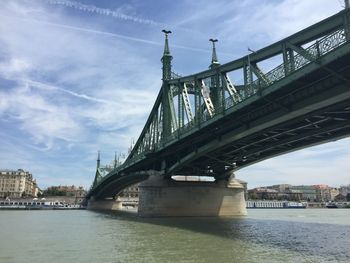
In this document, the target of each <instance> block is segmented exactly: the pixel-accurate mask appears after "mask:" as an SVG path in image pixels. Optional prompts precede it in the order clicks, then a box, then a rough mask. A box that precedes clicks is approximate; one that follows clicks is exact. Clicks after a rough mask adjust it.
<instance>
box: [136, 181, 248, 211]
mask: <svg viewBox="0 0 350 263" xmlns="http://www.w3.org/2000/svg"><path fill="white" fill-rule="evenodd" d="M245 185H246V183H245V182H243V181H239V180H237V179H236V178H235V177H234V175H233V174H231V176H230V177H229V178H228V180H227V179H226V180H225V179H220V180H216V181H215V182H203V181H202V182H198V181H197V182H193V181H175V180H171V179H164V178H163V177H162V176H157V175H153V176H150V177H149V179H147V180H146V181H144V182H142V183H141V184H140V186H139V189H140V194H139V208H138V214H139V215H140V216H142V217H167V216H169V217H172V216H244V215H246V214H247V210H246V203H245Z"/></svg>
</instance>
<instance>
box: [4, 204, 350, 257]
mask: <svg viewBox="0 0 350 263" xmlns="http://www.w3.org/2000/svg"><path fill="white" fill-rule="evenodd" d="M248 213H249V215H248V216H247V217H244V218H147V219H145V218H139V217H137V216H135V215H133V214H129V213H121V212H119V213H97V212H92V211H85V210H75V211H57V210H56V211H55V210H50V211H0V262H1V263H12V262H13V263H21V262H26V263H27V262H32V263H41V262H50V263H55V262H65V263H66V262H77V263H80V262H84V263H87V262H93V263H97V262H162V263H163V262H215V263H219V262H240V263H241V262H243V263H244V262H259V263H260V262H263V263H264V262H269V263H271V262H284V263H285V262H298V263H300V262H317V263H318V262H344V263H345V262H350V209H328V210H327V209H276V210H272V209H261V210H254V209H251V210H248Z"/></svg>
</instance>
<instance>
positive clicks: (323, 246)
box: [94, 211, 350, 262]
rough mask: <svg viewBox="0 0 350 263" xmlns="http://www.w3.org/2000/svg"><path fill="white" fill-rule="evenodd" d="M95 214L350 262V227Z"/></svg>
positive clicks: (121, 212) (287, 222)
mask: <svg viewBox="0 0 350 263" xmlns="http://www.w3.org/2000/svg"><path fill="white" fill-rule="evenodd" d="M94 213H96V214H97V215H98V216H101V217H104V218H107V219H109V220H115V221H116V222H118V221H119V222H124V223H125V222H126V221H128V222H132V223H134V224H135V223H136V224H140V225H151V226H160V227H165V228H169V230H172V231H177V230H179V231H190V232H192V233H193V234H203V235H207V237H206V238H210V236H213V237H218V238H220V239H224V240H225V242H230V240H231V241H232V242H235V241H239V242H243V243H246V244H251V245H253V246H254V245H256V246H263V247H265V248H268V249H277V250H284V251H285V250H290V251H294V252H297V253H301V254H303V255H308V256H310V255H311V256H317V257H322V258H324V259H325V260H326V261H327V259H329V260H336V262H350V250H349V247H350V239H349V236H350V225H338V224H332V222H329V223H311V222H300V221H292V220H291V221H288V220H286V219H278V220H277V219H259V218H252V217H249V216H247V217H162V218H159V217H158V218H156V217H155V218H142V217H139V216H137V214H136V212H134V213H132V212H124V211H116V212H94ZM348 214H349V213H347V215H348ZM141 227H142V226H141ZM213 246H215V244H213ZM327 262H328V261H327Z"/></svg>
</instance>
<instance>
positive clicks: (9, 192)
mask: <svg viewBox="0 0 350 263" xmlns="http://www.w3.org/2000/svg"><path fill="white" fill-rule="evenodd" d="M37 194H38V186H37V184H36V181H35V180H34V179H33V176H32V174H31V173H29V172H28V171H24V170H22V169H18V170H17V171H16V170H0V198H20V197H25V196H30V197H36V196H37Z"/></svg>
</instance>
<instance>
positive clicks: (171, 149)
mask: <svg viewBox="0 0 350 263" xmlns="http://www.w3.org/2000/svg"><path fill="white" fill-rule="evenodd" d="M347 3H348V2H347ZM347 5H348V4H347ZM163 32H164V33H165V48H164V54H163V57H162V63H163V78H162V79H163V84H162V87H161V89H160V91H159V94H158V96H157V99H156V101H155V104H154V106H153V108H152V111H151V113H150V115H149V117H148V119H147V122H146V124H145V126H144V128H143V130H142V132H141V135H140V137H139V138H138V140H137V142H136V144H135V145H134V147H133V149H132V151H131V152H130V154H129V156H128V157H127V159H126V160H125V162H124V163H123V164H121V165H119V166H115V167H113V168H112V169H110V171H109V172H108V173H107V174H105V175H104V176H102V172H103V171H102V168H101V167H100V165H99V161H98V167H97V172H96V176H95V180H94V182H93V185H92V187H91V189H90V191H89V193H88V195H87V198H88V199H89V198H91V197H93V198H95V199H105V198H114V197H115V195H116V194H117V193H118V192H120V191H121V190H122V189H124V188H125V187H127V186H129V185H131V184H134V183H137V182H140V181H143V180H145V179H147V177H148V176H149V175H150V174H152V173H156V174H159V175H161V176H164V177H171V176H173V175H198V176H212V177H214V178H216V179H220V178H225V177H227V174H228V172H227V171H236V170H238V169H241V168H243V167H246V166H248V165H252V164H254V163H257V162H260V161H262V160H265V159H267V158H271V157H274V156H278V155H281V154H285V153H288V152H291V151H295V150H298V149H303V148H306V147H310V146H313V145H317V144H321V143H325V142H329V141H334V140H337V139H341V138H344V137H346V136H349V135H350V8H346V9H345V10H343V11H341V12H339V13H337V14H335V15H333V16H331V17H329V18H327V19H325V20H323V21H321V22H319V23H317V24H314V25H312V26H310V27H308V28H306V29H304V30H302V31H300V32H298V33H296V34H294V35H292V36H289V37H287V38H285V39H283V40H281V41H279V42H276V43H274V44H272V45H270V46H267V47H265V48H263V49H261V50H258V51H256V52H252V53H249V55H247V56H245V57H242V58H240V59H238V60H234V61H232V62H229V63H226V64H223V65H220V64H219V62H218V59H217V55H216V50H215V42H216V40H214V39H211V41H212V43H213V53H212V63H211V65H210V68H209V69H208V70H205V71H202V72H199V73H196V74H193V75H189V76H179V75H177V74H174V73H173V72H172V69H171V60H172V56H171V54H170V49H169V44H168V35H169V33H171V32H170V31H165V30H163ZM272 61H273V62H276V61H279V66H277V67H275V68H273V69H272V70H270V71H268V72H264V70H263V67H262V66H261V65H262V64H264V63H265V64H266V63H269V62H272ZM238 79H243V80H244V81H242V83H240V84H239V83H238V81H237V80H238Z"/></svg>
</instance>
